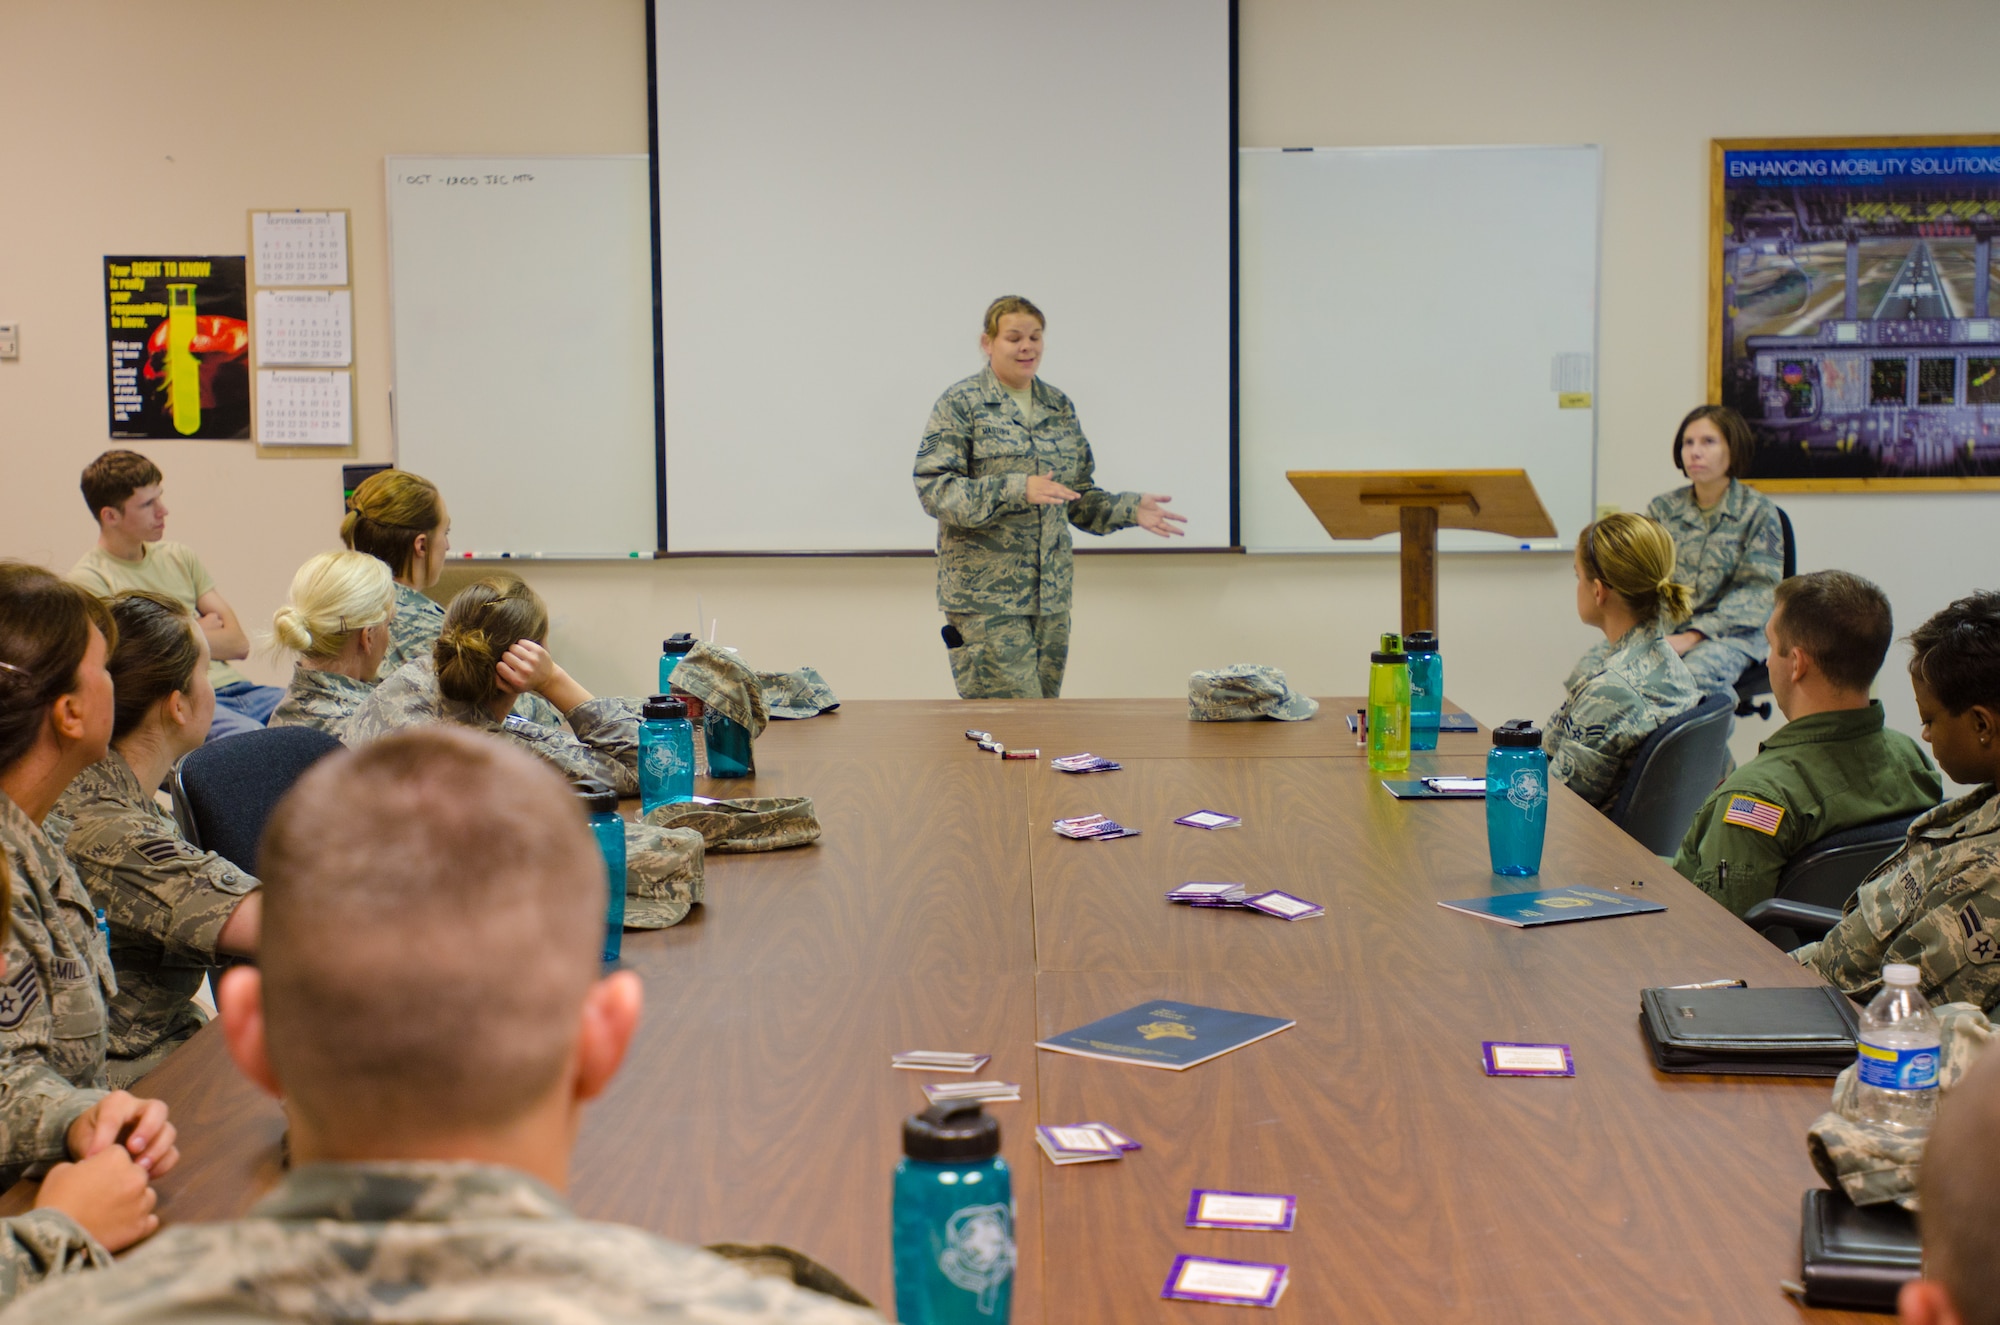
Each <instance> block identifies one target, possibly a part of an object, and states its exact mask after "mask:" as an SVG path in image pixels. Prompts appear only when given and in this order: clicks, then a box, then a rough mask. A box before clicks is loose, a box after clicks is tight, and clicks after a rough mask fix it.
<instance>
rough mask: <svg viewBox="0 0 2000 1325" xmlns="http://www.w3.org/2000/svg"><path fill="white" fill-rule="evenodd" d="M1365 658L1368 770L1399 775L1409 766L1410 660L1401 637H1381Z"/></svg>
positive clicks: (1390, 634)
mask: <svg viewBox="0 0 2000 1325" xmlns="http://www.w3.org/2000/svg"><path fill="white" fill-rule="evenodd" d="M1368 658H1369V665H1368V767H1370V768H1372V769H1374V770H1375V771H1376V772H1377V773H1401V772H1403V771H1405V770H1406V769H1408V768H1409V766H1410V665H1409V663H1410V660H1409V656H1408V655H1407V654H1405V653H1404V652H1403V638H1402V636H1400V635H1397V634H1395V633H1393V632H1391V633H1388V634H1384V635H1383V636H1382V647H1381V648H1380V649H1378V650H1376V651H1375V652H1374V653H1371V654H1369V655H1368Z"/></svg>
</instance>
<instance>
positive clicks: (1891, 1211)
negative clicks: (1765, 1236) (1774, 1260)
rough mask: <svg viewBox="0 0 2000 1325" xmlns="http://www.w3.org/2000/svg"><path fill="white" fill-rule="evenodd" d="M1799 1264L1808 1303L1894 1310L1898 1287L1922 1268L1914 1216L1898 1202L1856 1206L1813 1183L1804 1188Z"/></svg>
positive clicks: (1849, 1309)
mask: <svg viewBox="0 0 2000 1325" xmlns="http://www.w3.org/2000/svg"><path fill="white" fill-rule="evenodd" d="M1799 1269H1800V1274H1799V1282H1801V1283H1803V1284H1804V1285H1805V1288H1806V1305H1807V1306H1809V1307H1838V1308H1842V1309H1844V1310H1848V1311H1894V1310H1895V1309H1896V1293H1897V1291H1898V1290H1899V1289H1901V1288H1902V1286H1903V1285H1904V1284H1906V1283H1908V1282H1909V1281H1910V1280H1912V1279H1914V1278H1916V1277H1917V1275H1918V1273H1919V1272H1920V1271H1921V1270H1922V1269H1923V1246H1922V1244H1921V1243H1919V1242H1918V1241H1917V1221H1916V1219H1915V1218H1914V1217H1913V1216H1912V1215H1911V1214H1910V1212H1909V1211H1907V1210H1905V1209H1903V1208H1902V1207H1901V1206H1899V1205H1867V1206H1858V1205H1855V1204H1854V1203H1853V1202H1852V1201H1849V1200H1848V1199H1847V1197H1846V1196H1845V1195H1844V1194H1842V1193H1840V1192H1835V1191H1828V1190H1827V1189H1826V1188H1824V1187H1816V1188H1814V1189H1813V1190H1812V1191H1809V1192H1807V1193H1806V1199H1805V1209H1804V1214H1803V1217H1802V1219H1801V1223H1800V1229H1799Z"/></svg>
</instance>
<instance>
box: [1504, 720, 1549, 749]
mask: <svg viewBox="0 0 2000 1325" xmlns="http://www.w3.org/2000/svg"><path fill="white" fill-rule="evenodd" d="M1493 744H1494V745H1496V746H1498V747H1500V748H1501V749H1506V750H1539V749H1541V748H1542V729H1541V728H1539V727H1537V726H1536V725H1535V723H1534V720H1533V719H1532V718H1515V719H1514V720H1513V721H1511V722H1503V723H1501V724H1500V725H1499V726H1498V727H1495V728H1494V729H1493Z"/></svg>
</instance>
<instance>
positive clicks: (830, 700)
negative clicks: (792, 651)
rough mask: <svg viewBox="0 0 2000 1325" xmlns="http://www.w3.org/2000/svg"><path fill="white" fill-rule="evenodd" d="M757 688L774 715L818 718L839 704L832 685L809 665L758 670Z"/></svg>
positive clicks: (765, 704)
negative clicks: (790, 669) (789, 670)
mask: <svg viewBox="0 0 2000 1325" xmlns="http://www.w3.org/2000/svg"><path fill="white" fill-rule="evenodd" d="M757 687H758V689H760V690H762V691H763V692H764V706H765V707H766V708H767V709H769V710H770V713H771V716H772V717H774V718H817V717H818V716H819V715H820V714H822V713H828V712H831V711H832V710H834V709H837V708H839V707H840V701H839V700H838V699H836V698H834V694H833V687H831V686H829V685H828V684H827V683H826V678H825V677H823V676H821V675H820V674H819V673H818V672H817V671H815V670H814V669H812V668H810V667H801V668H799V669H798V670H797V671H792V672H759V673H757Z"/></svg>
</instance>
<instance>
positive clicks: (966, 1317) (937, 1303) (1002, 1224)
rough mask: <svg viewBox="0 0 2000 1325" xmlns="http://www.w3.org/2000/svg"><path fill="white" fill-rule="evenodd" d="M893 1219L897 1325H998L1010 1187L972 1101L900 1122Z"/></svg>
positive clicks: (1008, 1276)
mask: <svg viewBox="0 0 2000 1325" xmlns="http://www.w3.org/2000/svg"><path fill="white" fill-rule="evenodd" d="M892 1219H893V1234H892V1239H891V1240H892V1242H893V1244H894V1245H893V1251H894V1254H895V1262H896V1319H897V1320H898V1321H900V1322H901V1323H902V1325H1006V1320H1007V1313H1008V1311H1009V1310H1010V1309H1011V1307H1012V1305H1013V1298H1014V1186H1013V1179H1012V1177H1011V1175H1009V1173H1008V1172H1007V1161H1006V1160H1004V1159H1002V1158H1000V1124H999V1123H998V1122H997V1121H995V1120H994V1119H992V1118H989V1117H987V1116H986V1115H985V1114H984V1113H982V1112H980V1109H979V1106H978V1105H977V1104H934V1105H932V1106H931V1107H930V1108H928V1109H925V1110H924V1111H923V1112H922V1113H920V1114H918V1115H916V1116H915V1117H914V1118H906V1119H904V1121H903V1158H902V1159H901V1160H900V1161H898V1162H897V1164H896V1181H895V1194H894V1196H893V1198H892Z"/></svg>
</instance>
